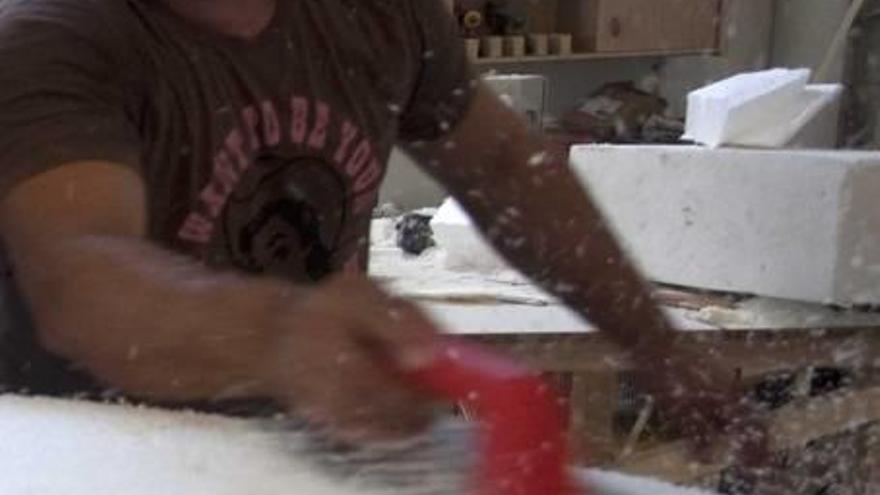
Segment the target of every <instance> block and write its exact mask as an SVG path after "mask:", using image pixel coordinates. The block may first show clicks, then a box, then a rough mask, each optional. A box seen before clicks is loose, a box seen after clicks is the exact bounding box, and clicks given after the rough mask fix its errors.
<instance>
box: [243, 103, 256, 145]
mask: <svg viewBox="0 0 880 495" xmlns="http://www.w3.org/2000/svg"><path fill="white" fill-rule="evenodd" d="M241 118H242V120H244V124H245V130H247V135H248V138H249V139H250V142H251V149H252V150H257V149H260V137H259V136H258V135H257V124H259V122H260V120H259V117H258V116H257V109H256V108H254V107H253V105H251V106H247V107H245V108H244V109H243V110H242V111H241Z"/></svg>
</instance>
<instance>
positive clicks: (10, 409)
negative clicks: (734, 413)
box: [0, 395, 704, 495]
mask: <svg viewBox="0 0 880 495" xmlns="http://www.w3.org/2000/svg"><path fill="white" fill-rule="evenodd" d="M0 438H2V439H3V441H2V442H0V493H2V494H3V495H34V494H39V495H98V494H125V495H155V494H162V495H242V494H248V495H251V494H253V495H290V494H299V495H415V494H416V493H437V494H439V493H447V490H444V487H443V486H437V485H432V484H431V480H432V479H433V475H432V471H431V470H430V469H426V468H425V466H422V468H421V470H420V473H421V475H422V476H423V477H422V478H421V479H420V480H421V481H423V482H424V484H423V485H422V488H423V489H420V490H418V491H417V492H413V491H412V490H404V489H394V488H388V489H376V488H369V487H367V486H365V483H363V481H362V480H358V475H357V474H353V475H352V479H351V480H349V481H342V480H339V479H332V478H330V477H329V476H328V475H327V473H325V472H321V471H319V470H317V469H316V468H315V467H314V464H313V463H312V462H310V461H307V460H306V459H304V458H303V457H302V456H301V454H300V455H297V452H300V451H301V450H300V449H299V448H298V447H297V445H295V444H291V442H297V441H301V438H300V437H298V436H296V435H294V434H290V435H289V436H285V435H283V434H281V433H280V432H279V431H277V430H274V429H267V428H261V427H260V425H259V423H254V422H250V421H243V420H234V419H227V418H221V417H216V416H207V415H198V414H193V413H181V412H168V411H159V410H150V409H140V408H133V407H128V406H113V405H99V404H92V403H86V402H76V401H66V400H54V399H38V398H24V397H16V396H12V395H6V396H2V395H0ZM439 469H442V467H438V470H439ZM365 471H368V470H365ZM368 474H369V473H367V475H368ZM575 474H576V477H577V479H580V480H582V481H583V482H584V483H585V484H589V485H593V486H595V487H596V488H597V489H596V490H589V493H591V494H593V495H605V494H607V495H645V492H643V491H642V489H650V493H651V494H663V495H704V494H702V492H699V493H698V492H695V491H690V490H686V489H678V488H675V487H672V486H669V485H665V484H662V483H659V482H655V481H651V480H645V479H641V478H632V477H627V476H622V475H615V474H614V473H605V472H585V471H576V473H575ZM410 476H412V473H410ZM459 488H460V487H459ZM448 493H461V492H460V490H455V489H450V490H448Z"/></svg>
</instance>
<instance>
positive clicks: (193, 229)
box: [177, 212, 214, 244]
mask: <svg viewBox="0 0 880 495" xmlns="http://www.w3.org/2000/svg"><path fill="white" fill-rule="evenodd" d="M213 232H214V224H213V222H211V221H210V220H208V219H207V218H205V217H204V216H203V215H202V214H201V213H196V212H193V213H190V214H189V216H187V217H186V220H185V221H184V222H183V225H181V227H180V230H179V231H178V232H177V237H179V238H180V239H183V240H185V241H190V242H195V243H198V244H207V243H208V242H210V241H211V235H212V234H213Z"/></svg>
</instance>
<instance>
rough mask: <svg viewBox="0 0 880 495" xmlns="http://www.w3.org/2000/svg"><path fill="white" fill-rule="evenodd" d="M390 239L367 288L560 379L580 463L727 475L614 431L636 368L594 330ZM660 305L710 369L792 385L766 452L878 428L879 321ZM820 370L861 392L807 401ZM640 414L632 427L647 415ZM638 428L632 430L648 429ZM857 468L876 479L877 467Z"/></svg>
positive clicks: (779, 306) (682, 296)
mask: <svg viewBox="0 0 880 495" xmlns="http://www.w3.org/2000/svg"><path fill="white" fill-rule="evenodd" d="M388 228H389V227H388V224H386V223H379V224H377V225H374V239H373V241H374V242H373V247H372V250H371V270H370V271H371V276H373V277H375V278H376V279H377V280H379V281H380V282H381V283H382V284H384V286H386V287H387V288H388V290H390V291H391V292H393V293H395V294H397V295H400V296H402V297H406V298H409V299H411V300H413V301H415V302H417V303H418V304H419V305H421V306H422V307H423V308H424V309H425V311H426V312H427V313H428V314H429V315H430V316H431V317H432V318H433V319H434V320H435V321H436V322H438V324H439V325H440V326H441V327H442V328H444V329H445V330H446V331H448V332H449V333H451V334H455V335H460V336H463V337H464V338H467V339H472V340H475V341H479V342H483V343H486V344H488V345H490V346H492V347H495V348H498V349H501V350H503V351H504V352H507V353H509V354H511V355H513V356H515V357H518V358H520V359H521V360H523V361H525V362H527V363H530V364H531V365H533V366H535V367H536V368H537V369H540V370H543V371H546V372H548V373H552V374H554V375H556V376H564V377H565V384H564V386H565V388H567V390H568V392H569V395H570V405H571V422H570V428H571V438H572V441H573V444H574V445H575V446H576V448H577V450H578V451H579V452H582V453H585V454H586V455H585V456H584V457H582V458H581V460H582V461H584V462H590V463H592V464H598V465H603V466H614V467H615V468H616V469H622V470H624V471H628V472H631V473H634V474H646V475H652V476H658V477H661V478H665V479H667V480H670V481H677V482H695V481H698V480H701V479H706V478H707V477H709V476H712V475H717V473H718V472H719V471H720V470H722V469H723V467H724V466H723V465H722V464H723V463H715V464H712V463H710V464H696V463H694V462H693V460H692V459H691V458H690V457H689V455H688V452H687V449H686V448H685V447H684V445H683V444H682V443H680V442H672V441H670V442H663V443H660V444H658V443H656V442H655V443H651V444H650V445H647V446H644V447H643V446H642V445H641V442H638V441H637V440H638V437H639V431H638V429H639V428H638V426H636V427H635V428H633V429H631V430H630V431H623V432H621V431H620V428H619V425H618V426H616V425H617V423H618V422H617V414H618V412H619V410H620V405H621V402H622V400H623V401H625V400H626V396H627V395H628V394H631V393H632V391H631V390H629V388H630V387H629V384H628V383H627V372H628V371H630V370H631V369H632V366H631V363H630V362H629V359H628V356H627V355H626V354H625V353H624V352H622V351H621V349H619V348H618V347H616V346H615V345H613V344H612V343H610V342H609V341H607V340H606V339H605V338H603V336H602V335H601V334H600V333H598V332H597V331H596V329H595V328H593V327H592V326H591V325H589V324H588V323H586V322H584V321H582V320H581V319H579V318H578V317H577V316H575V315H574V314H573V313H572V312H570V311H569V310H567V309H566V308H564V307H562V306H561V305H560V304H559V303H558V302H557V301H555V300H554V299H553V298H552V297H550V296H548V295H547V294H545V293H543V292H542V291H540V290H539V289H537V288H535V287H534V286H532V285H531V284H529V283H528V282H527V281H525V280H524V279H523V278H522V277H520V276H518V275H516V274H515V273H509V272H495V273H467V272H453V271H450V270H447V269H445V268H444V265H443V252H442V250H440V249H435V250H432V251H428V252H426V253H424V254H423V255H421V256H419V257H412V256H407V255H404V254H403V253H402V252H400V251H399V250H398V249H397V248H396V247H395V246H394V244H393V242H392V240H391V238H390V237H389V235H390V234H389V232H388ZM658 299H659V300H660V301H661V302H663V303H664V310H665V311H666V313H667V315H668V316H669V318H670V320H671V321H672V322H673V324H674V325H675V326H676V327H677V329H678V330H679V332H678V334H677V339H678V340H679V341H680V342H681V343H682V344H683V345H687V346H690V347H692V348H694V349H697V350H698V351H700V352H705V353H709V354H710V355H712V356H713V357H716V358H717V361H718V363H720V364H722V365H724V366H729V367H730V368H733V369H735V370H736V371H737V372H738V373H740V374H741V376H742V377H743V379H744V380H751V381H757V380H758V379H760V378H761V377H766V376H768V375H771V374H774V373H779V372H789V373H792V374H793V375H795V377H796V380H797V384H796V385H797V387H796V388H797V390H796V392H795V394H794V395H795V396H794V397H793V400H792V401H791V402H790V403H788V404H787V405H785V407H782V408H780V409H777V410H775V411H773V413H772V414H771V415H770V416H768V419H770V426H771V438H772V441H773V446H774V448H776V449H779V450H792V449H800V448H803V447H804V446H805V445H806V444H807V443H809V442H810V441H812V440H816V439H820V438H824V437H828V436H832V435H835V434H838V433H840V432H845V431H851V430H853V429H858V428H871V427H872V426H871V425H873V424H876V423H878V422H880V387H878V381H877V380H876V377H877V376H880V374H878V373H877V371H878V369H880V314H878V313H875V312H870V311H844V310H841V309H838V308H830V307H825V306H823V305H817V304H807V303H797V302H791V301H783V300H773V299H763V298H750V297H727V296H723V295H716V294H703V293H698V292H693V291H685V290H669V289H665V290H660V291H658ZM823 367H828V368H834V369H845V370H848V372H852V373H853V376H855V377H857V380H856V381H855V382H853V383H852V384H851V385H852V386H850V387H846V389H845V390H842V391H838V392H834V393H832V394H831V395H828V396H822V397H810V393H809V390H808V389H809V386H808V385H805V384H808V383H809V380H810V377H811V373H812V371H813V370H815V369H817V368H823ZM798 391H799V392H798ZM646 409H647V411H645V410H643V411H641V412H640V413H639V415H640V416H642V415H645V414H650V408H649V407H648V408H646ZM644 419H646V418H641V421H639V420H637V421H636V424H637V425H638V424H639V423H642V425H641V426H644V424H643V423H644ZM634 430H635V431H634ZM872 438H873V437H872ZM580 446H583V449H580V448H579V447H580ZM876 452H877V455H880V450H877V451H876ZM865 462H876V460H875V459H873V458H871V459H867V460H866V461H865ZM863 468H864V469H874V468H877V469H876V471H880V463H877V464H873V465H872V466H868V467H864V466H863ZM878 482H880V480H878Z"/></svg>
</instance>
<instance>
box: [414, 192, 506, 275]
mask: <svg viewBox="0 0 880 495" xmlns="http://www.w3.org/2000/svg"><path fill="white" fill-rule="evenodd" d="M431 229H432V230H433V231H434V240H435V241H436V242H437V245H438V246H440V248H441V249H443V251H444V252H445V260H444V266H445V267H446V268H447V269H449V270H454V271H473V272H480V273H492V272H498V271H503V270H507V269H508V265H507V263H506V262H505V261H504V260H503V259H502V258H501V257H500V256H498V254H496V253H495V250H494V249H493V248H492V247H491V246H490V245H489V244H488V243H487V242H486V240H485V239H483V237H482V236H481V235H480V233H479V231H478V230H477V229H476V228H474V226H473V224H472V222H471V219H470V217H469V216H468V214H467V212H465V211H464V209H462V208H461V206H460V205H459V204H458V202H457V201H455V200H454V199H452V198H449V199H447V200H446V201H444V202H443V205H442V206H441V207H440V209H439V210H437V214H436V215H434V217H433V218H432V219H431Z"/></svg>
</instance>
